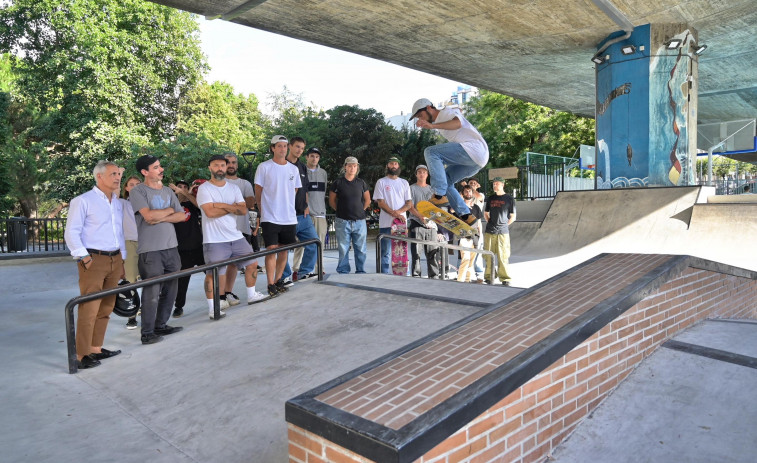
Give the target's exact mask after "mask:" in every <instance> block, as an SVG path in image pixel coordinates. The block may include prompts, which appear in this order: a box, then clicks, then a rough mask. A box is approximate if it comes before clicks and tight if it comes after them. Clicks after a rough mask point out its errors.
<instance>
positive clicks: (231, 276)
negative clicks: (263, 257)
mask: <svg viewBox="0 0 757 463" xmlns="http://www.w3.org/2000/svg"><path fill="white" fill-rule="evenodd" d="M223 156H224V157H225V158H226V181H227V182H229V183H233V184H234V185H236V186H237V187H239V191H241V192H242V197H243V198H244V203H245V206H246V207H247V210H248V211H251V210H253V209H255V189H254V188H253V187H252V183H250V182H249V181H247V180H245V179H243V178H239V176H238V173H239V159H238V158H237V155H236V154H234V153H226V154H224V155H223ZM234 218H235V220H236V222H237V230H239V231H240V232H241V233H242V236H244V238H245V239H246V240H247V242H248V243H250V244H252V240H257V239H258V227H257V223H256V224H255V230H253V229H252V227H251V226H250V225H251V224H250V217H249V215H248V214H247V213H246V212H245V214H244V215H234ZM253 250H255V247H253ZM236 279H237V266H236V265H234V264H231V265H228V266H227V267H226V286H225V287H224V290H225V292H226V294H225V296H226V300H227V301H228V302H229V305H237V304H239V298H238V297H237V295H236V294H234V293H233V289H234V283H235V282H236ZM222 294H223V293H222Z"/></svg>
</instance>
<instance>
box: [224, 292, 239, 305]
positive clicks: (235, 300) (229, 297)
mask: <svg viewBox="0 0 757 463" xmlns="http://www.w3.org/2000/svg"><path fill="white" fill-rule="evenodd" d="M226 302H228V303H229V305H230V306H232V305H239V297H237V295H236V294H234V293H232V292H228V293H226Z"/></svg>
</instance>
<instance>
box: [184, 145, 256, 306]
mask: <svg viewBox="0 0 757 463" xmlns="http://www.w3.org/2000/svg"><path fill="white" fill-rule="evenodd" d="M208 170H210V180H209V181H207V182H205V183H203V184H202V185H200V188H198V189H197V205H198V206H200V210H201V211H202V250H203V255H204V256H205V263H206V264H211V263H213V262H220V261H222V260H226V259H231V258H232V257H241V256H244V255H246V254H252V246H250V243H249V242H247V240H246V239H245V237H244V236H242V232H240V231H239V230H238V229H237V223H236V218H235V216H241V215H243V216H245V217H247V204H246V203H245V201H244V198H243V197H242V192H241V191H240V190H239V187H237V186H236V185H234V184H233V183H230V182H227V181H226V180H225V177H226V158H225V157H224V156H222V155H220V154H216V155H214V156H212V157H211V158H210V161H209V162H208ZM239 265H241V266H243V267H244V280H245V284H246V286H247V303H248V304H254V303H255V302H259V301H262V300H263V299H265V296H264V295H263V294H261V293H259V292H257V291H256V290H255V282H256V280H257V276H258V261H257V260H250V261H243V262H240V263H239ZM226 271H227V269H226V267H221V268H219V269H218V274H219V278H218V285H219V288H218V291H219V293H221V294H225V293H224V286H225V284H226V278H225V277H224V274H225V273H226ZM234 271H235V272H236V267H234ZM205 297H206V298H207V300H208V314H209V315H210V318H211V320H212V319H214V314H213V272H212V271H208V272H206V275H205ZM222 302H223V301H222ZM221 308H222V309H223V308H228V301H227V304H223V305H222V307H221ZM224 315H226V314H225V313H223V312H222V313H221V316H224Z"/></svg>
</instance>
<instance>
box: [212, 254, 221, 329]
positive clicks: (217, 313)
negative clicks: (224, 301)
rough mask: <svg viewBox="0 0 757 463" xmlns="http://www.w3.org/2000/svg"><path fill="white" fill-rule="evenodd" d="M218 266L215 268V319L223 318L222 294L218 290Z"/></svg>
mask: <svg viewBox="0 0 757 463" xmlns="http://www.w3.org/2000/svg"><path fill="white" fill-rule="evenodd" d="M218 284H219V278H218V267H215V268H213V319H214V320H220V319H221V294H220V291H219V290H218Z"/></svg>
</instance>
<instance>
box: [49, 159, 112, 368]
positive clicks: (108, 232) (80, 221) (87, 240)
mask: <svg viewBox="0 0 757 463" xmlns="http://www.w3.org/2000/svg"><path fill="white" fill-rule="evenodd" d="M92 174H93V176H94V177H95V187H94V188H92V189H91V190H89V191H88V192H86V193H84V194H81V195H79V196H77V197H75V198H74V199H72V200H71V204H70V206H69V209H68V211H69V212H68V221H67V222H66V231H65V233H64V238H65V240H66V246H68V249H70V250H71V255H72V256H73V257H74V259H75V260H76V263H77V265H76V267H77V268H78V270H79V291H80V294H82V295H84V294H89V293H94V292H97V291H101V290H103V289H111V288H115V287H116V286H118V280H119V278H123V276H124V259H126V241H125V240H124V231H123V225H122V223H123V204H122V203H121V202H120V201H119V200H118V193H116V192H117V191H118V189H119V187H120V186H121V169H119V168H118V166H117V165H115V164H113V163H112V162H110V161H99V162H98V163H97V165H96V166H95V168H94V170H93V171H92ZM115 303H116V295H115V294H113V295H110V296H106V297H103V298H101V299H95V300H94V301H89V302H83V303H81V304H79V308H78V317H77V320H76V359H77V360H78V361H77V362H76V363H77V367H78V368H82V369H83V368H94V367H96V366H98V365H100V360H103V359H106V358H109V357H113V356H114V355H118V354H120V353H121V351H120V350H113V351H111V350H108V349H105V348H103V346H102V345H103V341H104V340H105V331H106V330H107V328H108V321H109V320H110V314H111V312H113V306H114V305H115Z"/></svg>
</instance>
